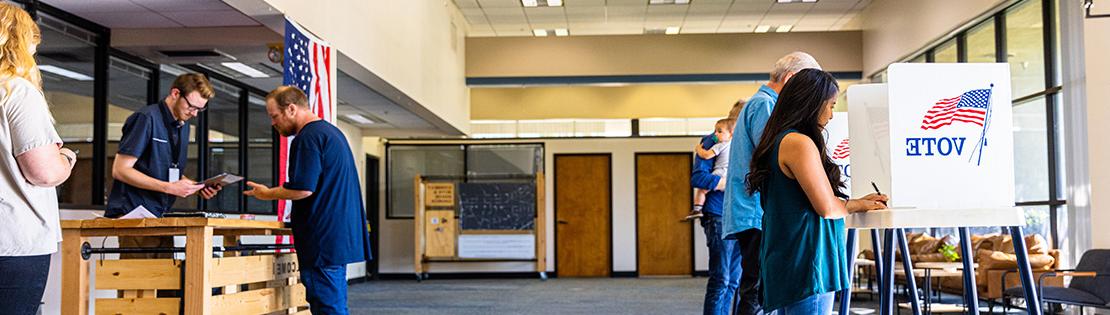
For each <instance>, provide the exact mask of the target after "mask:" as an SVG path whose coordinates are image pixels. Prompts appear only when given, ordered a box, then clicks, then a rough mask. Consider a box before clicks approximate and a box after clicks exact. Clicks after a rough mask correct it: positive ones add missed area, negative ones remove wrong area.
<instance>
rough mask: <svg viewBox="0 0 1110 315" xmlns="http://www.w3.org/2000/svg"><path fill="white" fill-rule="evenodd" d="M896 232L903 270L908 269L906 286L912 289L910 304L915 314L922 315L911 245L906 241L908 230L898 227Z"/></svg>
mask: <svg viewBox="0 0 1110 315" xmlns="http://www.w3.org/2000/svg"><path fill="white" fill-rule="evenodd" d="M894 232H895V233H897V234H898V248H899V249H900V250H901V251H902V270H906V286H908V287H909V289H910V295H909V298H910V306H911V307H912V308H913V315H921V304H920V302H918V301H919V300H918V299H917V298H918V296H917V279H915V277H914V275H913V262H911V261H910V246H909V244H907V243H906V230H905V229H896V230H895V231H894ZM926 298H927V297H926Z"/></svg>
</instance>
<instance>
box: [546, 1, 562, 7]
mask: <svg viewBox="0 0 1110 315" xmlns="http://www.w3.org/2000/svg"><path fill="white" fill-rule="evenodd" d="M547 6H549V7H559V6H563V0H547Z"/></svg>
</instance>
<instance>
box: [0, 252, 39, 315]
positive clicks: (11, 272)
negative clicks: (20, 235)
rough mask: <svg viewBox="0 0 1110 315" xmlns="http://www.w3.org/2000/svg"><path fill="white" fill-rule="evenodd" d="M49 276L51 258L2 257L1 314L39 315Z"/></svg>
mask: <svg viewBox="0 0 1110 315" xmlns="http://www.w3.org/2000/svg"><path fill="white" fill-rule="evenodd" d="M49 273H50V255H39V256H2V257H0V275H3V276H2V277H0V310H2V311H0V313H3V314H12V315H33V314H35V313H37V312H38V310H39V304H41V303H42V292H43V291H44V290H46V277H47V275H48V274H49Z"/></svg>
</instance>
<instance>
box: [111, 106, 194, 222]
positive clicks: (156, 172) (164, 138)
mask: <svg viewBox="0 0 1110 315" xmlns="http://www.w3.org/2000/svg"><path fill="white" fill-rule="evenodd" d="M188 152H189V126H188V125H187V124H185V123H184V122H181V121H178V120H177V119H176V118H174V117H173V114H172V113H170V109H169V107H167V106H166V104H165V103H158V104H151V105H147V106H146V107H143V108H142V109H140V110H139V111H136V112H135V113H134V114H131V116H129V117H127V121H125V122H124V123H123V137H122V138H120V141H119V153H120V154H126V155H130V156H134V157H136V158H138V161H136V162H135V170H137V171H139V172H142V173H143V174H146V175H147V176H150V177H153V178H155V179H157V180H161V181H169V180H170V178H169V173H170V168H177V169H178V170H184V169H185V163H186V159H187V157H188ZM182 174H184V173H182ZM175 200H177V198H176V197H174V196H173V195H170V194H165V193H162V192H157V191H151V190H146V189H142V188H138V187H135V186H131V185H129V184H127V183H124V182H123V181H118V180H117V181H113V183H112V192H111V193H110V194H109V195H108V206H107V210H106V211H105V212H104V216H106V217H109V218H118V217H120V216H123V215H125V214H127V213H128V212H131V210H133V209H135V207H138V206H143V207H144V208H146V209H147V210H150V212H151V213H153V214H154V215H156V216H159V217H161V216H162V214H163V213H165V212H166V211H169V210H170V208H171V207H172V206H173V202H174V201H175Z"/></svg>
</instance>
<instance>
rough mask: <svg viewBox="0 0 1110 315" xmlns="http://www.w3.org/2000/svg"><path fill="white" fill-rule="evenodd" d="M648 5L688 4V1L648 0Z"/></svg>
mask: <svg viewBox="0 0 1110 315" xmlns="http://www.w3.org/2000/svg"><path fill="white" fill-rule="evenodd" d="M648 4H690V0H648Z"/></svg>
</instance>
